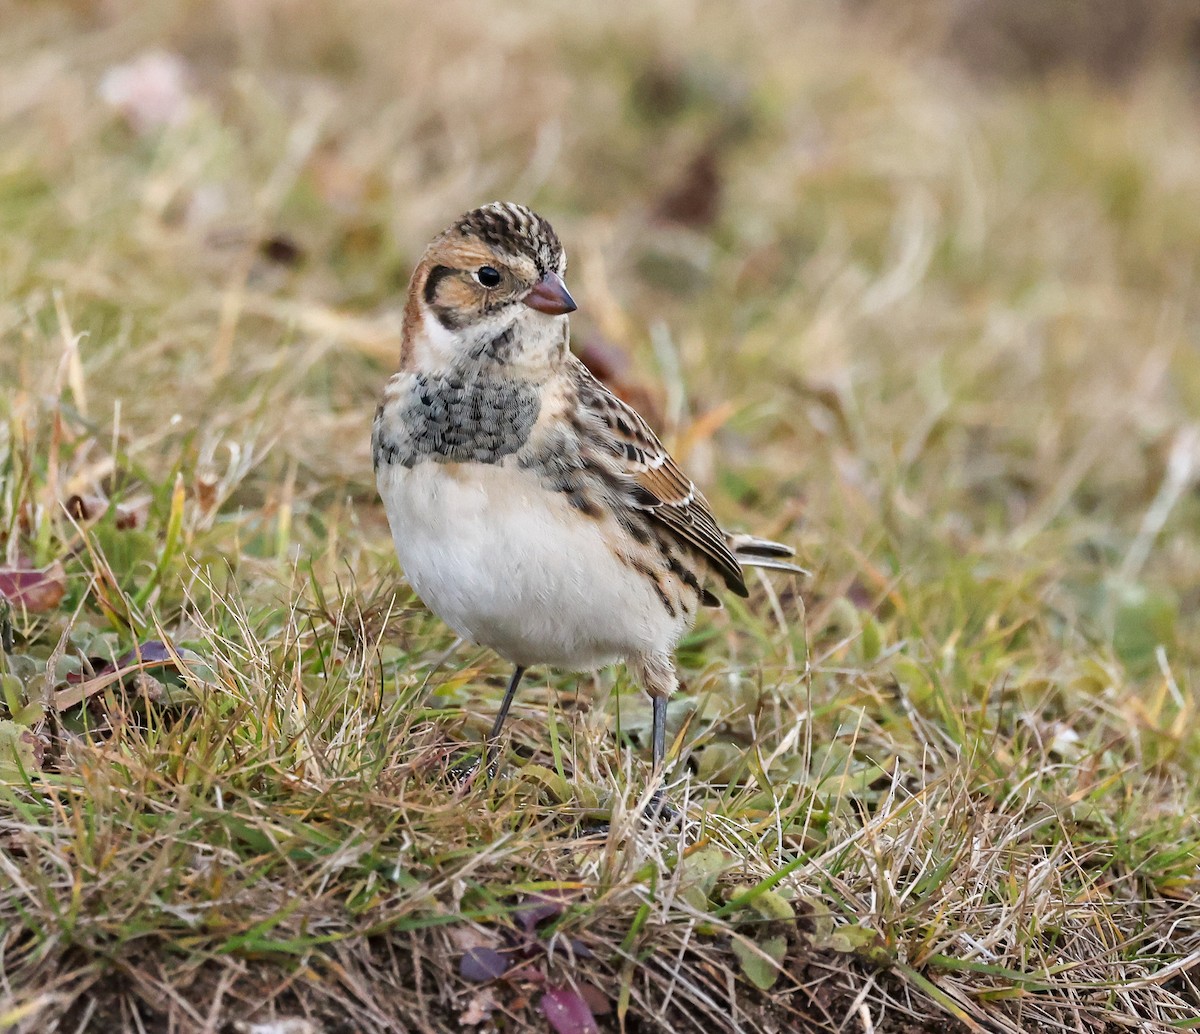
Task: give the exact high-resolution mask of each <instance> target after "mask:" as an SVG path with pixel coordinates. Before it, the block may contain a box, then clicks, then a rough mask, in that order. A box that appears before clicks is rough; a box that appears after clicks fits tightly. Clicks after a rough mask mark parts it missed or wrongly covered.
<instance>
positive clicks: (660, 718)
mask: <svg viewBox="0 0 1200 1034" xmlns="http://www.w3.org/2000/svg"><path fill="white" fill-rule="evenodd" d="M653 702H654V739H653V752H654V753H653V758H654V774H655V775H662V770H663V758H664V757H666V754H667V698H666V697H654V698H653Z"/></svg>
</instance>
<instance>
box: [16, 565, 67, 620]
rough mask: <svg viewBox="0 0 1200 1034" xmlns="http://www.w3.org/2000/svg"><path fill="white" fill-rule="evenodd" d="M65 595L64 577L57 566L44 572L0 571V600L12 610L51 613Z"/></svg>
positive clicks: (65, 578)
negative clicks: (4, 599)
mask: <svg viewBox="0 0 1200 1034" xmlns="http://www.w3.org/2000/svg"><path fill="white" fill-rule="evenodd" d="M66 592H67V576H66V573H65V572H64V571H63V568H62V565H61V564H54V565H52V566H50V567H48V568H46V570H44V571H32V570H22V569H20V568H14V567H0V596H3V597H5V598H6V599H7V600H8V601H9V602H10V603H11V604H12V605H13V606H14V607H23V608H24V609H25V610H27V611H30V612H31V613H41V612H42V611H47V610H53V609H54V608H55V607H57V606H58V605H59V603H61V602H62V598H63V596H64V595H66Z"/></svg>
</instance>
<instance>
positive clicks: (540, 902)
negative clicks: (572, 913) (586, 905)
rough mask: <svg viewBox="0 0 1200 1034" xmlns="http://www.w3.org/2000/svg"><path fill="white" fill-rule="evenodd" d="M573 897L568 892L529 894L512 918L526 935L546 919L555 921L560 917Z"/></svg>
mask: <svg viewBox="0 0 1200 1034" xmlns="http://www.w3.org/2000/svg"><path fill="white" fill-rule="evenodd" d="M574 897H575V894H573V893H572V892H570V891H566V890H548V891H545V892H544V893H541V894H531V895H529V898H528V899H527V902H528V903H527V904H522V905H521V906H520V907H519V908H517V909H516V910H515V911H514V912H513V916H514V918H515V919H516V920H517V923H518V924H519V925H520V927H521V929H522V930H524V931H525V932H526V933H533V931H534V930H535V929H536V928H537V927H538V926H540V925H541V924H542V923H544V922H545V921H546V920H547V919H555V918H557V917H558V916H560V915H562V914H563V913H564V912H565V911H566V910H567V906H568V905H569V904H570V903H571V900H572V899H573V898H574Z"/></svg>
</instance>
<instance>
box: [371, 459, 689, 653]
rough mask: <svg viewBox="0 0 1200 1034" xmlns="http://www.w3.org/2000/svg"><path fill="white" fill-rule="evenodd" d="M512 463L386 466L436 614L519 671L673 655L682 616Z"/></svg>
mask: <svg viewBox="0 0 1200 1034" xmlns="http://www.w3.org/2000/svg"><path fill="white" fill-rule="evenodd" d="M509 464H513V461H512V460H509V461H508V462H507V463H506V464H490V465H486V464H464V465H458V464H454V465H451V464H439V463H433V462H425V463H419V464H417V465H416V466H415V467H412V468H407V467H403V466H400V465H398V464H390V465H382V466H381V467H380V468H379V472H378V481H379V494H380V496H381V497H382V499H383V504H384V508H385V509H386V511H387V515H388V521H389V523H390V524H391V528H392V537H393V539H394V540H395V543H396V553H397V555H398V556H399V558H400V564H401V566H402V567H403V568H404V573H405V575H406V576H407V578H408V581H409V583H410V584H411V585H412V587H413V588H414V589H415V590H416V592H417V594H418V595H419V596H420V597H421V599H422V600H423V601H424V602H425V604H426V605H427V606H428V607H429V608H430V610H432V611H433V612H434V613H435V614H437V615H438V616H439V617H440V618H441V619H442V620H443V621H445V622H446V624H448V625H449V626H450V627H451V628H453V629H454V630H455V631H456V632H458V633H459V634H460V635H462V636H465V637H466V638H468V639H471V640H472V641H474V642H476V643H480V644H481V645H483V646H488V647H491V648H492V649H493V650H495V651H496V652H497V653H499V654H500V655H501V656H502V657H504V658H506V659H507V660H510V661H512V662H513V663H514V664H520V665H524V666H529V665H533V664H549V665H552V666H555V667H562V668H569V669H573V670H577V671H579V670H587V669H591V668H596V667H600V666H602V665H605V664H610V663H612V662H613V661H615V660H619V659H622V658H625V657H628V656H630V655H631V654H639V653H654V652H660V651H671V650H673V649H674V647H675V645H676V643H677V642H678V640H679V637H680V636H681V635H682V634H683V631H684V629H685V627H686V623H687V619H686V618H685V617H683V616H678V617H672V616H671V615H669V614H668V613H667V611H666V609H665V608H664V607H663V605H662V602H661V600H660V599H659V598H658V595H657V593H656V592H655V589H654V587H653V585H652V584H651V583H650V582H649V581H648V580H647V579H646V577H645V576H644V575H640V574H638V573H637V572H636V571H634V570H632V569H631V568H630V567H628V566H627V565H626V564H625V563H624V562H623V561H621V560H620V559H619V558H618V557H617V556H616V555H615V554H614V553H613V551H612V549H611V548H610V546H609V544H608V541H606V538H605V534H604V531H603V530H602V529H603V527H604V523H603V522H601V521H597V520H593V519H592V518H589V517H585V516H583V515H582V514H580V513H578V512H577V511H575V510H573V509H572V508H571V506H570V504H569V503H568V502H567V500H566V499H565V497H563V496H562V495H559V494H557V493H553V492H548V491H546V490H545V489H544V488H542V487H541V486H540V485H538V483H537V482H536V480H535V479H534V478H533V477H532V476H531V475H529V474H527V473H525V472H524V471H521V470H520V469H519V468H517V467H516V466H515V464H514V465H511V466H510V465H509Z"/></svg>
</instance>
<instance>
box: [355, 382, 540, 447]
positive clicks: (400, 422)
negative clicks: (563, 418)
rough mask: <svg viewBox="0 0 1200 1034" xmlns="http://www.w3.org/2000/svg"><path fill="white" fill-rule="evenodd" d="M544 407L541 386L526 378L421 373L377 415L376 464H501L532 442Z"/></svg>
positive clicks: (372, 438)
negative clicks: (540, 410)
mask: <svg viewBox="0 0 1200 1034" xmlns="http://www.w3.org/2000/svg"><path fill="white" fill-rule="evenodd" d="M540 408H541V402H540V399H539V396H538V391H537V388H536V387H534V386H533V385H532V384H529V383H527V382H525V381H516V380H510V379H499V378H492V377H486V376H463V375H461V374H454V373H450V374H441V375H438V376H426V375H424V374H418V375H417V376H416V377H414V378H413V380H412V382H411V384H410V386H409V388H408V390H407V391H406V392H404V393H403V394H401V395H400V396H398V397H397V398H395V399H393V400H391V401H389V402H386V403H384V404H383V405H381V406H380V407H379V412H378V413H376V415H375V427H374V433H373V434H372V436H371V443H372V451H373V454H374V460H375V468H376V469H377V470H378V469H379V467H380V465H382V464H385V463H398V464H401V465H402V466H405V467H413V466H416V464H418V463H421V462H424V461H425V460H433V461H435V462H438V463H498V462H500V460H501V459H503V458H504V457H505V456H508V455H511V454H512V453H514V452H516V451H517V450H519V449H520V448H521V446H523V445H524V444H525V442H526V441H528V440H529V434H530V432H531V431H532V429H533V425H534V423H535V422H536V421H537V417H538V410H539V409H540Z"/></svg>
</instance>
